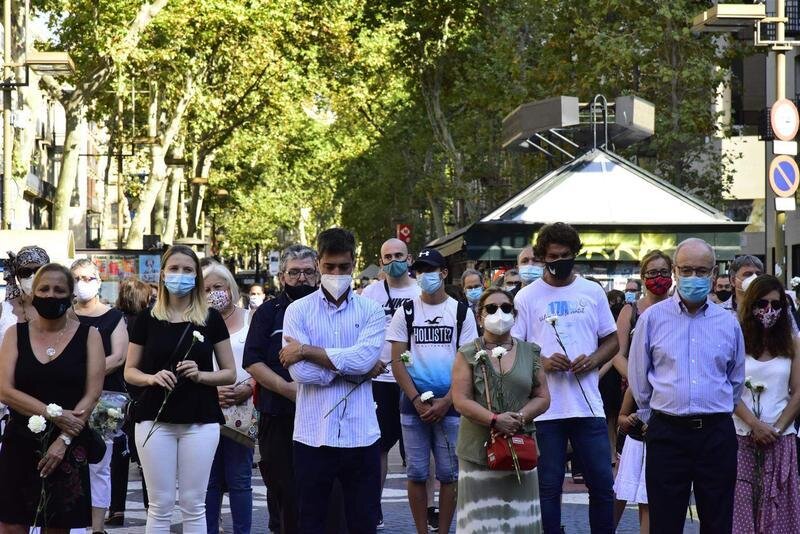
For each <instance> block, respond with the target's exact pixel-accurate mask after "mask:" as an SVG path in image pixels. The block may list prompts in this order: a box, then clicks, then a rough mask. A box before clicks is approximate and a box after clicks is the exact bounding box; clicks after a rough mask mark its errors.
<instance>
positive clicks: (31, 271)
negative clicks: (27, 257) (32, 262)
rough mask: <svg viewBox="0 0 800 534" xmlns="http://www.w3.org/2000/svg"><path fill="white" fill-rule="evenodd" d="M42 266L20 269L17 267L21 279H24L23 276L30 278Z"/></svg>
mask: <svg viewBox="0 0 800 534" xmlns="http://www.w3.org/2000/svg"><path fill="white" fill-rule="evenodd" d="M40 268H41V266H39V267H20V268H19V269H17V277H18V278H20V279H22V278H30V277H31V276H33V275H34V274H36V272H37V271H38V270H39V269H40Z"/></svg>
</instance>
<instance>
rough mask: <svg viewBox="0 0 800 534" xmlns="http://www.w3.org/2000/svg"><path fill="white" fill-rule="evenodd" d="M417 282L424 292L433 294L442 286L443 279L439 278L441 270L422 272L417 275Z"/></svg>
mask: <svg viewBox="0 0 800 534" xmlns="http://www.w3.org/2000/svg"><path fill="white" fill-rule="evenodd" d="M417 284H419V288H420V289H421V290H422V292H423V293H427V294H428V295H433V294H434V293H436V292H437V291H439V288H440V287H442V279H441V278H439V271H434V272H432V273H420V274H419V275H417Z"/></svg>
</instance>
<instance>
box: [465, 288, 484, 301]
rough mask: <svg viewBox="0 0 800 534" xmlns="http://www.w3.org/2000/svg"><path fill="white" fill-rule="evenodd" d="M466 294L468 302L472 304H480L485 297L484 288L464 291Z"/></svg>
mask: <svg viewBox="0 0 800 534" xmlns="http://www.w3.org/2000/svg"><path fill="white" fill-rule="evenodd" d="M464 294H465V295H466V296H467V300H468V301H470V302H478V300H479V299H480V298H481V295H483V288H482V287H471V288H469V289H467V290H465V291H464Z"/></svg>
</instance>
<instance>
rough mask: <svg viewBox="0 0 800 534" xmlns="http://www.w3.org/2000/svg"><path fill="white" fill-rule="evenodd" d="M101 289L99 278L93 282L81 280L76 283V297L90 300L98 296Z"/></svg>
mask: <svg viewBox="0 0 800 534" xmlns="http://www.w3.org/2000/svg"><path fill="white" fill-rule="evenodd" d="M99 290H100V282H99V280H92V281H91V282H84V281H83V280H80V281H78V282H77V283H76V284H75V297H77V299H78V300H79V301H81V302H88V301H90V300H92V299H93V298H95V297H96V296H97V292H98V291H99Z"/></svg>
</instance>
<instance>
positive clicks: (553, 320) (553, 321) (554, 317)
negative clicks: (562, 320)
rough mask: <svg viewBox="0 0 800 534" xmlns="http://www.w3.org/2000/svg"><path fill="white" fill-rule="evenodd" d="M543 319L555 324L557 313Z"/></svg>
mask: <svg viewBox="0 0 800 534" xmlns="http://www.w3.org/2000/svg"><path fill="white" fill-rule="evenodd" d="M545 321H547V322H548V323H550V324H551V325H553V326H555V325H556V323H557V322H558V316H557V315H551V316H550V317H547V318H545Z"/></svg>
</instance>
